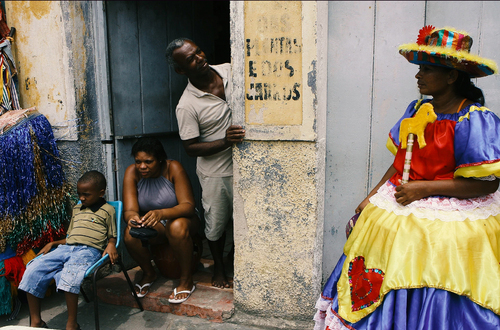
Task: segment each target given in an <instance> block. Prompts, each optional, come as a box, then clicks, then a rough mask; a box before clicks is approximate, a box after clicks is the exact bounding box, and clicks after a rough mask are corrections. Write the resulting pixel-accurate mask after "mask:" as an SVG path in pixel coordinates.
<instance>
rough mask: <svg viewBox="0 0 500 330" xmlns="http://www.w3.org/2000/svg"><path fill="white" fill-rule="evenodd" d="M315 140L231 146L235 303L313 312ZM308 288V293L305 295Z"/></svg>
mask: <svg viewBox="0 0 500 330" xmlns="http://www.w3.org/2000/svg"><path fill="white" fill-rule="evenodd" d="M316 151H317V150H316V145H315V143H311V142H247V143H243V144H241V145H239V146H238V147H237V148H235V149H234V153H233V155H234V163H235V179H236V180H235V181H236V186H235V188H236V193H237V195H238V200H240V201H242V203H241V204H239V203H237V204H236V208H235V210H236V211H235V218H236V219H238V222H237V224H235V242H237V244H236V250H235V263H234V268H235V290H234V294H235V303H236V307H237V308H240V309H242V310H245V311H250V312H253V313H258V314H262V315H266V316H274V317H283V318H294V319H295V318H299V319H300V318H308V317H310V316H311V315H310V314H311V311H312V310H313V307H314V299H311V295H310V293H311V288H312V287H313V286H314V283H313V282H314V271H313V268H312V264H313V262H314V247H315V240H316V222H317V195H316V184H317V182H316V175H317V171H318V168H317V167H316V159H315V154H316ZM305 293H307V294H305Z"/></svg>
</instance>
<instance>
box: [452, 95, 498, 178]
mask: <svg viewBox="0 0 500 330" xmlns="http://www.w3.org/2000/svg"><path fill="white" fill-rule="evenodd" d="M454 147H455V161H456V171H455V177H466V178H470V177H476V178H480V177H489V176H492V175H494V176H496V177H500V119H499V118H498V117H497V116H496V115H495V114H494V113H493V112H491V111H490V110H489V109H488V108H486V107H478V106H475V105H473V106H471V107H470V108H469V111H468V112H467V113H466V114H464V115H462V116H460V117H459V119H458V121H457V123H456V125H455V145H454Z"/></svg>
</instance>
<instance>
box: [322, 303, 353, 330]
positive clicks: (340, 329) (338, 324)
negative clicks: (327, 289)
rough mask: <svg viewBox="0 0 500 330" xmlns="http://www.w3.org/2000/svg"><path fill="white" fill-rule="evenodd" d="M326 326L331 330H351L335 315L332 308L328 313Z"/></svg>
mask: <svg viewBox="0 0 500 330" xmlns="http://www.w3.org/2000/svg"><path fill="white" fill-rule="evenodd" d="M325 325H326V326H328V328H329V329H331V330H350V329H349V328H348V327H346V326H345V325H344V323H342V321H340V320H339V318H338V317H337V315H335V314H333V312H332V309H331V308H328V310H327V311H326V318H325Z"/></svg>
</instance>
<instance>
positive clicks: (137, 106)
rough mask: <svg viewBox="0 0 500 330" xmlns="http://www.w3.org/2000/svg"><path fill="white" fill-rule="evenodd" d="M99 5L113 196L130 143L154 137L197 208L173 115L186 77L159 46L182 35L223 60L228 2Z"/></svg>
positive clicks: (192, 171)
mask: <svg viewBox="0 0 500 330" xmlns="http://www.w3.org/2000/svg"><path fill="white" fill-rule="evenodd" d="M105 5H106V8H105V12H106V25H107V46H108V63H109V82H110V98H111V108H112V111H111V117H112V119H111V122H112V124H111V125H112V128H113V144H114V148H115V180H116V187H117V189H116V191H117V195H118V199H121V196H122V182H123V176H124V172H125V169H126V168H127V166H129V165H130V164H132V163H133V161H134V160H133V158H132V156H131V155H130V151H131V148H132V145H133V144H134V143H135V142H136V141H137V138H139V137H142V136H154V137H156V138H158V139H159V140H160V141H161V142H162V144H163V146H164V148H165V151H166V152H167V155H168V158H169V159H175V160H178V161H179V162H181V164H182V165H183V166H184V168H185V169H186V171H187V173H188V176H189V179H190V180H191V184H192V186H193V191H194V195H195V200H196V207H197V208H198V210H199V211H200V212H202V207H201V187H200V185H199V182H198V177H197V176H196V158H193V157H189V156H188V155H187V154H186V152H185V151H184V148H183V146H182V142H181V140H180V138H179V134H178V127H177V119H176V117H175V108H176V106H177V103H178V101H179V98H180V97H181V95H182V92H183V91H184V88H185V87H186V84H187V79H186V78H185V77H184V76H180V75H178V74H176V73H175V71H174V70H173V69H172V68H170V67H169V65H168V63H167V61H166V58H165V49H166V48H167V45H168V43H169V42H170V41H172V40H174V39H176V38H179V37H186V38H189V39H192V40H193V41H194V42H196V43H197V44H198V45H199V46H200V48H201V49H203V51H204V52H205V54H206V55H207V58H208V61H209V63H211V64H219V63H225V62H229V61H230V30H229V1H108V2H106V4H105ZM202 220H203V219H202ZM200 234H201V233H200Z"/></svg>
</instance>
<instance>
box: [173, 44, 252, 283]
mask: <svg viewBox="0 0 500 330" xmlns="http://www.w3.org/2000/svg"><path fill="white" fill-rule="evenodd" d="M166 56H167V59H168V61H169V63H170V65H172V66H173V67H174V69H175V72H177V73H178V74H181V75H185V76H186V77H187V78H188V79H189V81H188V85H187V86H186V89H185V90H184V93H183V94H182V96H181V98H180V100H179V104H178V105H177V108H176V115H177V122H178V124H179V135H180V137H181V139H182V143H183V145H184V148H185V149H186V152H187V154H188V155H190V156H193V157H198V159H197V165H196V173H197V174H198V178H199V179H200V184H201V189H202V204H203V209H204V210H205V236H206V237H207V239H208V246H209V247H210V252H211V253H212V256H213V258H214V276H213V278H212V285H213V286H215V287H218V288H228V287H229V282H228V280H227V277H226V273H225V267H224V261H223V252H224V243H225V236H226V235H225V229H226V226H227V224H228V222H229V220H230V219H232V214H233V161H232V154H231V146H232V145H233V144H234V143H237V142H241V141H243V138H244V137H245V130H244V129H243V128H242V127H241V126H236V125H231V109H230V107H229V104H228V99H229V98H230V96H231V64H229V63H225V64H220V65H214V66H211V65H209V64H208V62H207V58H206V56H205V53H204V52H203V51H202V50H201V49H200V47H198V46H197V45H196V44H195V43H194V42H192V41H191V40H189V39H186V38H180V39H176V40H174V41H172V42H171V43H170V44H169V45H168V47H167V52H166Z"/></svg>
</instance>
